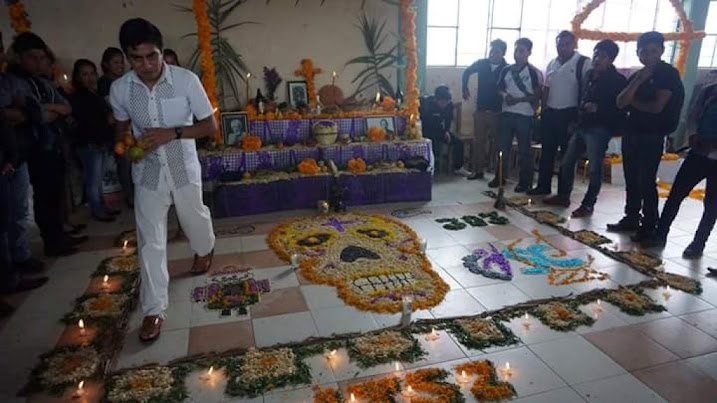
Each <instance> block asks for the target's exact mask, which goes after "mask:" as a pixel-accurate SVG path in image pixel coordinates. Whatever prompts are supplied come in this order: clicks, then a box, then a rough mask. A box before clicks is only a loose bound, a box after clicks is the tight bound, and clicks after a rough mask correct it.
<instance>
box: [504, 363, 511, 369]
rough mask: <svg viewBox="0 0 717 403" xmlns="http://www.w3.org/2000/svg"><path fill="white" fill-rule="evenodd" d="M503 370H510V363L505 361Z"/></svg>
mask: <svg viewBox="0 0 717 403" xmlns="http://www.w3.org/2000/svg"><path fill="white" fill-rule="evenodd" d="M505 370H506V371H510V363H509V362H506V363H505Z"/></svg>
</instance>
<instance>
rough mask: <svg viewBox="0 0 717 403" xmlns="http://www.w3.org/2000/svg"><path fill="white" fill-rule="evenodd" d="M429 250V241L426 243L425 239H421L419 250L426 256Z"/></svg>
mask: <svg viewBox="0 0 717 403" xmlns="http://www.w3.org/2000/svg"><path fill="white" fill-rule="evenodd" d="M427 248H428V241H426V240H425V239H424V238H421V239H419V240H418V249H419V250H420V251H421V253H422V254H424V255H425V254H426V249H427Z"/></svg>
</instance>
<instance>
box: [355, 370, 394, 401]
mask: <svg viewBox="0 0 717 403" xmlns="http://www.w3.org/2000/svg"><path fill="white" fill-rule="evenodd" d="M399 390H400V385H399V383H398V378H396V377H395V376H392V377H390V378H383V379H376V380H368V381H365V382H361V383H355V384H353V385H350V386H349V389H348V392H349V394H351V393H353V394H354V395H355V396H356V398H357V399H362V400H363V401H365V402H371V403H393V402H394V399H393V396H394V395H395V394H396V393H397V392H398V391H399Z"/></svg>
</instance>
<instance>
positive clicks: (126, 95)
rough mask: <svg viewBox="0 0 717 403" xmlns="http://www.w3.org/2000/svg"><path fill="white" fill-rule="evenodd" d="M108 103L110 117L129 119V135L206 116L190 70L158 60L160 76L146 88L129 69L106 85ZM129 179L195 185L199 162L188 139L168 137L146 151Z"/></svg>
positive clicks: (153, 185) (208, 108)
mask: <svg viewBox="0 0 717 403" xmlns="http://www.w3.org/2000/svg"><path fill="white" fill-rule="evenodd" d="M110 103H111V104H112V110H113V113H114V116H115V119H117V120H118V121H122V122H126V121H128V120H131V121H132V132H133V133H134V136H135V137H137V138H139V137H142V135H143V134H144V132H145V130H146V129H149V128H158V127H159V128H175V127H180V126H182V127H183V126H191V125H192V124H193V118H194V117H196V118H197V119H198V120H202V119H206V118H207V117H209V116H211V115H212V105H211V103H210V102H209V98H207V94H206V92H204V88H203V87H202V83H201V82H200V81H199V77H197V75H196V74H194V73H193V72H191V71H189V70H187V69H183V68H181V67H177V66H172V65H169V64H166V63H165V64H164V66H163V68H162V76H161V77H160V78H159V80H158V81H157V83H156V84H155V85H154V87H153V88H152V89H151V90H150V89H149V88H147V86H146V85H144V83H142V81H141V80H140V79H139V77H138V76H137V74H136V73H135V72H134V71H130V72H128V73H127V74H125V75H124V76H122V77H121V78H119V79H117V80H115V81H114V82H113V83H112V88H111V89H110ZM132 179H133V180H134V183H135V184H136V185H137V186H142V187H143V188H146V189H149V190H157V189H164V188H169V189H179V188H181V187H183V186H185V185H188V184H190V183H194V184H200V185H201V183H202V182H201V166H200V165H199V158H198V156H197V146H196V144H195V141H194V139H182V140H172V141H170V142H169V143H167V144H164V145H162V146H160V147H159V148H157V149H156V150H155V151H152V152H148V153H147V154H145V156H144V158H143V159H142V160H141V161H139V162H138V163H137V164H135V166H134V168H133V170H132Z"/></svg>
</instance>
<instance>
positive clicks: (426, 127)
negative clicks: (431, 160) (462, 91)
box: [420, 85, 472, 176]
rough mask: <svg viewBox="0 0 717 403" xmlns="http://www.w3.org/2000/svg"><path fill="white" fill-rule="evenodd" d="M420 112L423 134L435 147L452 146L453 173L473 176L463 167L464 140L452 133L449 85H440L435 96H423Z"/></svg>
mask: <svg viewBox="0 0 717 403" xmlns="http://www.w3.org/2000/svg"><path fill="white" fill-rule="evenodd" d="M420 113H421V125H422V129H423V136H424V137H427V138H429V139H431V141H432V142H433V149H434V150H438V147H439V146H438V145H439V144H441V146H447V147H451V153H452V154H453V155H452V160H453V166H452V167H451V168H452V169H453V173H454V174H455V175H460V176H471V175H472V173H471V172H470V171H468V170H467V169H465V168H464V167H463V142H461V139H459V138H458V136H456V135H455V134H453V133H451V124H452V122H453V102H451V90H450V89H449V88H448V86H446V85H439V86H438V87H436V90H435V92H434V95H433V96H427V97H422V98H421V106H420Z"/></svg>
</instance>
